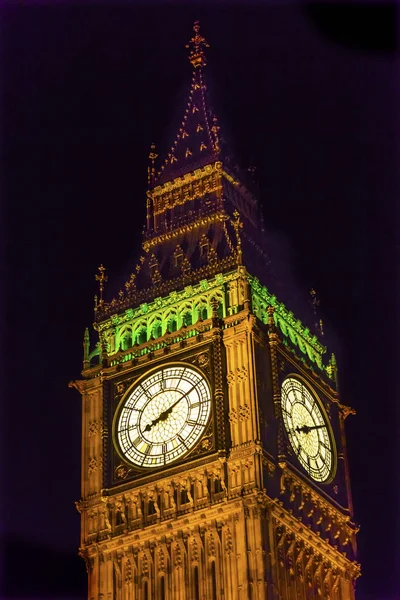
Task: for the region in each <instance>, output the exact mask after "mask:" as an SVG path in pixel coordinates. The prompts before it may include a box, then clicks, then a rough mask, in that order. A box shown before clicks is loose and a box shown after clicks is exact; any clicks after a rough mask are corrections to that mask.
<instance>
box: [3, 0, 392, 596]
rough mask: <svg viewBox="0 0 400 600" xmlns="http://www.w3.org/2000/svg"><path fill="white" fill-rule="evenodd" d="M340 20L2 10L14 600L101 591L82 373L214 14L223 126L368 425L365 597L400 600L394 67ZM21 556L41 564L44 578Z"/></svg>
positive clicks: (361, 447)
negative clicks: (191, 46)
mask: <svg viewBox="0 0 400 600" xmlns="http://www.w3.org/2000/svg"><path fill="white" fill-rule="evenodd" d="M327 10H328V8H326V7H325V9H324V11H322V10H321V8H318V7H317V8H316V7H311V8H310V7H308V8H305V7H304V5H301V6H300V5H296V4H287V5H286V4H285V5H282V4H280V5H279V6H274V5H270V4H269V5H258V6H252V7H249V6H246V7H243V6H241V5H240V4H238V5H236V6H235V7H233V6H218V7H215V6H214V7H213V8H206V7H205V5H203V6H202V7H201V8H197V9H194V8H190V9H189V8H188V7H187V6H185V5H181V6H177V5H175V6H172V5H169V6H166V5H164V6H161V5H154V4H153V5H152V7H151V8H147V9H145V8H143V7H138V6H137V5H136V4H135V5H133V3H132V5H130V4H129V3H125V4H124V5H122V4H121V5H118V6H116V5H115V4H112V5H109V6H107V5H103V6H97V5H94V4H92V5H91V6H90V7H89V6H86V7H84V6H80V7H78V6H75V7H72V6H70V7H67V6H66V5H64V6H62V5H60V4H58V3H54V5H53V6H52V7H49V6H47V7H46V6H41V7H39V6H35V7H34V8H33V7H28V6H24V7H22V8H21V7H19V8H14V9H11V8H7V9H6V8H3V9H2V15H1V17H2V18H1V20H2V22H3V23H2V46H3V47H2V57H3V69H2V70H3V74H4V75H3V97H2V108H3V110H2V116H3V119H2V124H3V133H2V140H3V154H2V160H3V189H4V192H5V198H6V203H5V206H4V208H3V249H4V257H5V262H4V268H3V271H2V272H3V275H4V276H5V282H6V283H5V284H4V285H6V303H5V309H6V310H5V313H4V315H5V319H4V337H3V348H4V350H3V352H4V359H3V376H4V390H5V393H4V394H3V398H4V402H3V413H2V419H3V420H2V423H3V436H2V437H3V441H4V443H3V453H2V456H3V457H4V460H3V464H2V479H3V481H4V489H3V500H2V502H3V519H2V525H1V528H2V529H1V531H2V537H3V540H4V548H5V550H6V552H7V555H8V560H7V563H6V569H7V572H6V580H7V586H6V588H5V591H4V593H3V594H2V596H1V597H7V596H9V597H18V596H21V597H23V596H28V595H33V596H37V597H40V598H45V597H51V598H53V599H54V598H61V597H63V596H65V597H70V598H72V597H76V598H78V597H80V598H84V596H85V580H86V574H85V572H84V566H83V563H82V564H81V560H80V559H79V558H77V557H76V552H77V547H78V544H79V519H78V514H77V513H76V512H75V507H74V501H75V500H77V499H78V498H79V495H80V398H79V397H78V395H77V393H76V392H75V391H74V390H70V389H68V387H67V385H68V381H69V380H71V379H75V378H77V377H79V373H80V368H81V360H82V336H83V331H84V328H85V327H86V326H88V325H90V324H91V323H92V320H93V312H92V307H93V295H94V294H95V293H96V286H95V282H94V274H95V272H96V269H97V266H98V265H99V264H100V263H101V262H102V263H104V265H105V266H106V267H107V268H108V269H109V270H110V271H109V277H110V279H112V277H113V276H114V277H115V279H117V280H118V279H119V278H120V277H122V276H125V275H127V274H128V273H130V271H131V268H132V266H133V265H134V260H135V256H136V254H137V251H138V249H139V246H140V231H141V225H142V223H143V222H144V209H145V188H146V169H147V155H148V151H149V146H150V143H151V142H153V141H155V142H156V143H157V146H158V148H159V149H160V150H162V149H167V144H168V142H169V141H170V138H171V136H173V134H174V124H175V123H176V122H177V121H179V120H180V114H179V107H181V106H182V103H183V102H184V101H185V93H186V90H187V89H188V85H189V82H190V76H191V72H190V65H189V63H188V61H187V58H186V52H187V51H186V49H185V44H186V42H187V41H188V39H189V37H190V35H191V26H192V22H193V20H194V19H196V18H198V19H200V22H201V25H202V33H203V34H204V35H205V36H206V38H207V39H208V41H209V42H210V44H211V48H210V49H209V51H208V57H209V66H208V67H207V71H208V73H207V74H208V79H209V82H210V88H211V89H212V97H213V100H214V107H215V109H216V112H217V114H218V115H219V117H220V120H221V121H222V123H223V125H225V129H226V130H227V131H228V133H229V137H230V138H231V140H232V144H233V147H234V148H235V152H236V156H237V159H238V161H239V162H240V163H241V164H242V165H244V166H248V165H249V164H254V165H255V166H256V167H257V175H258V180H259V184H260V188H261V193H260V202H261V204H262V206H263V209H264V213H265V220H266V225H267V227H268V229H269V230H271V231H274V232H275V237H277V238H278V240H279V244H281V245H282V246H284V245H286V243H287V242H286V241H287V240H290V247H291V253H290V254H291V264H292V272H293V278H294V279H295V280H296V282H297V284H298V285H299V286H301V287H303V288H304V290H307V289H309V287H310V286H311V285H313V286H315V287H316V289H317V290H318V291H319V294H320V299H321V308H322V316H323V318H324V320H325V323H326V329H327V335H328V338H329V339H330V340H332V342H333V344H334V349H335V350H336V351H337V353H338V358H339V367H340V372H339V373H340V383H341V391H342V402H344V403H346V404H350V405H352V406H354V407H355V408H356V409H357V411H358V415H357V417H349V419H348V421H347V422H346V426H347V435H348V446H349V454H350V456H349V460H350V467H351V476H352V486H353V494H354V504H355V511H356V521H357V522H359V523H361V530H360V533H359V549H360V562H361V563H362V567H363V573H364V575H363V577H362V579H361V580H360V583H359V588H358V589H359V594H358V596H357V598H358V599H360V600H377V599H379V600H389V599H390V600H395V598H397V596H396V595H395V588H394V585H395V575H394V569H395V557H396V556H398V554H397V545H396V531H397V532H398V518H397V506H398V496H397V481H396V475H395V474H396V472H397V471H398V469H399V467H398V458H397V457H398V454H397V456H396V445H395V434H396V432H395V414H396V411H395V393H396V385H395V376H394V370H395V345H396V339H395V333H396V332H395V322H396V321H395V311H394V298H395V282H394V277H395V239H394V236H395V230H394V217H395V210H394V203H395V198H396V197H398V195H396V194H398V190H397V191H396V189H395V187H396V182H395V159H396V155H395V137H396V134H397V133H398V130H397V131H396V127H395V125H396V123H397V121H396V119H397V116H398V115H397V114H396V110H397V109H396V101H395V64H394V54H393V52H390V51H389V50H390V48H389V45H390V40H391V37H390V32H388V31H385V30H384V29H381V28H382V27H384V22H383V20H382V18H381V17H379V15H377V13H374V14H372V8H371V9H370V11H369V13H370V14H365V12H364V14H360V12H359V11H360V10H364V11H365V10H366V8H365V7H364V8H363V7H362V6H360V7H359V8H358V9H357V10H356V9H353V10H351V9H349V7H347V8H346V7H342V8H340V7H336V11H341V12H340V14H339V15H338V14H337V12H336V13H335V14H333V13H327ZM338 27H339V29H338ZM381 35H382V37H383V38H384V39H385V46H383V47H382V45H381V44H380V39H381V37H380V36H381ZM279 244H278V247H279ZM397 451H398V446H397ZM396 528H397V529H396ZM21 548H22V550H21ZM27 552H29V553H30V557H31V558H30V559H29V561H26V562H25V559H24V558H23V556H25V554H24V553H27ZM21 561H22V564H24V568H25V567H26V568H28V562H30V561H33V562H31V566H30V567H29V568H30V569H31V571H30V573H29V574H28V575H27V576H26V577H21ZM397 567H399V564H398V562H397ZM49 573H51V575H49ZM60 582H61V583H60ZM12 594H14V596H12Z"/></svg>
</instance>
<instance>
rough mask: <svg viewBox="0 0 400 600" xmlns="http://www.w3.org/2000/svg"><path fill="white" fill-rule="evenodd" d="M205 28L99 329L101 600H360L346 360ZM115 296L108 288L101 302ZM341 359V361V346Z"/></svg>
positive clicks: (82, 387) (95, 416) (90, 464)
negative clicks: (323, 319) (271, 197)
mask: <svg viewBox="0 0 400 600" xmlns="http://www.w3.org/2000/svg"><path fill="white" fill-rule="evenodd" d="M207 46H208V44H207V42H206V40H205V38H204V37H203V36H202V35H201V33H200V28H199V24H198V23H197V22H196V23H195V25H194V32H193V36H192V38H191V40H190V42H189V44H188V50H189V59H190V63H191V65H192V68H193V74H192V80H191V83H190V90H189V96H188V102H187V106H186V108H185V110H184V115H183V118H182V123H181V126H180V128H179V131H178V132H177V134H176V137H175V141H174V143H173V145H172V147H171V149H170V150H169V152H168V153H167V154H166V157H165V159H164V161H163V162H162V163H160V168H156V164H157V158H158V157H157V154H156V150H155V148H154V147H152V150H151V153H150V167H149V185H148V191H147V205H146V206H147V218H146V226H145V229H144V233H143V241H142V252H141V256H140V257H139V260H138V261H137V264H136V266H135V265H133V270H132V274H131V275H130V277H129V278H128V281H127V282H126V284H125V288H124V289H123V290H122V291H121V292H120V293H119V295H118V297H117V298H114V299H107V298H106V291H107V289H106V279H107V277H106V275H105V272H104V269H103V267H101V268H100V270H99V275H98V276H97V279H98V282H99V285H100V295H99V298H98V302H97V306H96V311H95V323H94V326H93V331H92V332H89V330H87V331H86V333H85V337H84V359H83V371H82V379H81V380H79V381H75V382H73V383H72V384H71V385H73V386H74V387H76V388H77V389H78V390H79V391H80V393H81V394H82V498H81V500H79V502H77V506H78V510H79V511H80V513H81V541H80V553H81V555H82V557H83V558H84V559H85V562H86V566H87V572H88V598H89V600H100V599H102V600H309V599H310V600H311V599H313V600H315V599H321V600H328V599H329V600H352V599H354V598H355V581H356V579H357V577H358V575H359V565H358V563H357V562H356V533H357V527H356V526H355V524H354V523H353V520H352V519H353V511H352V503H351V492H350V481H349V470H348V463H347V454H346V439H345V432H344V422H345V419H346V417H347V416H348V414H350V413H351V412H353V411H352V409H350V408H349V407H348V406H346V405H344V404H343V403H342V402H341V399H340V398H339V394H338V389H337V367H336V362H335V358H334V356H333V355H331V357H330V358H328V359H326V358H325V356H326V348H325V347H324V345H323V344H322V343H321V340H320V339H318V337H317V335H314V334H313V333H312V332H311V331H310V329H309V328H308V327H307V326H306V325H303V324H302V323H301V322H300V320H298V318H297V317H296V316H295V315H294V314H293V313H292V312H290V310H289V307H286V306H285V305H284V304H283V303H282V298H279V296H278V293H277V292H276V291H275V290H274V287H273V281H272V280H271V279H270V278H269V274H268V273H269V272H268V243H267V242H266V241H265V236H264V234H263V227H262V225H261V223H262V219H261V211H260V209H259V206H258V203H257V200H256V198H255V197H254V195H253V194H252V193H251V191H250V190H249V186H247V185H246V182H245V180H244V178H242V177H241V176H240V174H238V171H237V170H234V169H233V168H231V166H230V165H231V163H230V161H229V159H228V158H227V156H226V153H225V151H224V144H223V140H222V138H221V135H220V127H219V124H218V120H217V118H216V116H215V115H214V114H213V112H212V110H211V107H210V105H209V101H208V93H207V88H206V79H205V71H206V48H207ZM103 295H104V297H103ZM328 356H329V355H328Z"/></svg>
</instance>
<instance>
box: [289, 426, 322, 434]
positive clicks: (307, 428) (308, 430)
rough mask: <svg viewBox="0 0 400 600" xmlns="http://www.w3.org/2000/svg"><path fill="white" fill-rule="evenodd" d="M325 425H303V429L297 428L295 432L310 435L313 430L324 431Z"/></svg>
mask: <svg viewBox="0 0 400 600" xmlns="http://www.w3.org/2000/svg"><path fill="white" fill-rule="evenodd" d="M324 428H325V425H313V426H312V427H310V426H309V425H303V426H302V427H295V428H294V431H298V432H299V433H310V431H312V430H313V429H324Z"/></svg>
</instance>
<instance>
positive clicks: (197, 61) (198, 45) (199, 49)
mask: <svg viewBox="0 0 400 600" xmlns="http://www.w3.org/2000/svg"><path fill="white" fill-rule="evenodd" d="M193 31H194V35H193V36H192V37H191V38H190V41H189V43H188V44H186V48H189V60H190V62H191V63H192V65H193V67H194V68H195V69H196V68H197V67H205V66H206V64H207V61H206V57H205V54H204V48H209V47H210V44H209V43H208V42H207V40H206V39H205V38H204V37H203V36H202V35H201V34H200V33H199V31H200V23H199V22H198V21H195V22H194V25H193Z"/></svg>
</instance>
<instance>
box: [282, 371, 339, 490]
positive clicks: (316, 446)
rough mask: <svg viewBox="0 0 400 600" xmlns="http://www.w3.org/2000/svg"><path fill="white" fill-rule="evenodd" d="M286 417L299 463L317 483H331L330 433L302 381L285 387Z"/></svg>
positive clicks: (290, 381)
mask: <svg viewBox="0 0 400 600" xmlns="http://www.w3.org/2000/svg"><path fill="white" fill-rule="evenodd" d="M281 398H282V414H283V421H284V423H285V428H286V431H287V434H288V437H289V441H290V444H291V446H292V448H293V450H294V452H295V453H296V456H297V458H298V460H299V461H300V463H301V465H302V466H303V467H304V469H305V470H306V471H307V472H308V473H309V475H310V476H311V477H312V478H313V479H314V480H315V481H320V482H324V481H327V480H328V479H329V478H330V476H331V474H332V468H333V447H332V442H331V436H330V430H329V426H328V423H327V420H326V418H325V417H324V415H323V413H322V410H321V408H320V407H319V404H318V401H317V399H316V397H315V396H314V394H312V393H311V391H310V390H309V389H308V387H306V386H305V385H304V384H303V383H302V382H301V381H300V380H299V379H297V378H295V377H288V378H287V379H285V381H284V382H283V384H282V395H281Z"/></svg>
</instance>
